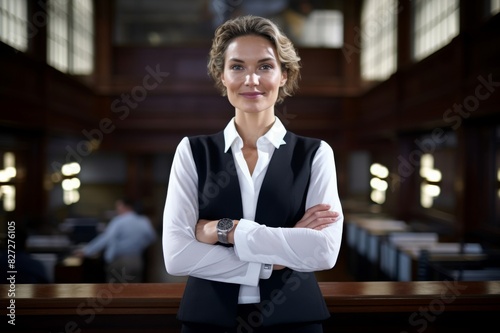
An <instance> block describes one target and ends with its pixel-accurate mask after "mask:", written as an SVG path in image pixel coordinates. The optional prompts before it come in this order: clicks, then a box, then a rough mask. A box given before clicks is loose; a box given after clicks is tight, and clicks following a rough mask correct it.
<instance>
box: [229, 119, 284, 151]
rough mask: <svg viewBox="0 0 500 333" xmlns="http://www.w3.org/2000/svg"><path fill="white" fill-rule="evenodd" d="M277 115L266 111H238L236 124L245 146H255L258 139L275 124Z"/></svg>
mask: <svg viewBox="0 0 500 333" xmlns="http://www.w3.org/2000/svg"><path fill="white" fill-rule="evenodd" d="M274 121H275V116H274V113H273V114H264V113H251V114H249V113H238V112H236V116H235V125H236V130H237V131H238V134H239V135H240V136H241V138H242V139H243V146H244V147H248V148H251V147H255V146H256V144H257V140H258V139H259V138H260V137H261V136H263V135H264V134H266V132H267V131H269V129H270V128H271V127H272V126H273V124H274Z"/></svg>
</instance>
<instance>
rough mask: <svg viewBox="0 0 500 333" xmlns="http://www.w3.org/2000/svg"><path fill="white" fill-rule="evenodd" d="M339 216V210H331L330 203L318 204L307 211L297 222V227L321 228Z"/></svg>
mask: <svg viewBox="0 0 500 333" xmlns="http://www.w3.org/2000/svg"><path fill="white" fill-rule="evenodd" d="M338 216H339V213H338V212H334V211H331V210H330V205H328V204H317V205H315V206H313V207H311V208H309V209H308V210H307V211H306V212H305V214H304V216H303V217H302V219H301V220H300V221H299V222H297V224H296V225H295V227H296V228H310V229H315V230H321V229H323V228H326V227H328V226H329V225H331V224H332V223H334V222H335V221H336V220H337V218H338Z"/></svg>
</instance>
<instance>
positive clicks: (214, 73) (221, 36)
mask: <svg viewBox="0 0 500 333" xmlns="http://www.w3.org/2000/svg"><path fill="white" fill-rule="evenodd" d="M246 35H257V36H262V37H264V38H266V39H267V40H269V41H270V42H271V43H272V44H273V45H274V47H275V48H276V52H277V53H278V60H279V62H280V63H281V70H282V71H284V72H286V73H287V81H286V83H285V85H284V86H282V87H280V89H279V92H278V99H277V101H276V102H277V103H281V102H283V100H284V99H285V97H287V96H292V95H293V93H294V92H295V91H296V90H297V89H298V86H299V79H300V67H301V65H300V57H299V55H298V53H297V50H296V49H295V47H294V45H293V43H292V42H291V40H290V39H289V38H288V37H287V36H285V34H284V33H283V32H282V31H281V30H280V29H279V28H278V26H277V25H276V24H275V23H273V22H272V21H271V20H269V19H266V18H263V17H259V16H253V15H246V16H240V17H236V18H234V19H231V20H228V21H226V22H225V23H223V24H222V25H220V26H219V27H218V28H217V29H216V31H215V36H214V39H213V41H212V48H211V49H210V54H209V61H208V66H207V67H208V74H209V76H210V77H211V78H212V79H213V80H214V81H215V86H216V87H217V88H218V89H219V90H220V91H221V93H222V96H226V95H227V89H226V87H225V86H224V85H223V84H222V78H221V75H222V73H223V72H224V60H225V55H226V50H227V47H228V45H229V44H230V43H231V41H232V40H233V39H234V38H236V37H241V36H246Z"/></svg>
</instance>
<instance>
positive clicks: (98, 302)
mask: <svg viewBox="0 0 500 333" xmlns="http://www.w3.org/2000/svg"><path fill="white" fill-rule="evenodd" d="M320 287H321V290H322V292H323V295H324V297H325V301H326V304H327V305H328V308H329V310H330V312H331V314H332V316H331V318H330V319H329V320H327V321H326V322H325V332H336V333H337V332H350V333H352V332H384V333H387V332H398V333H402V332H408V333H409V332H425V333H429V332H453V333H457V332H472V331H479V330H480V328H481V327H487V326H488V325H498V319H499V318H500V281H483V282H459V281H458V282H455V281H421V282H320ZM0 290H1V298H0V303H1V314H2V316H1V317H2V321H1V323H0V328H1V331H2V332H29V333H37V332H44V333H46V332H52V333H60V332H64V333H79V332H106V333H110V332H121V333H126V332H141V333H144V332H162V333H165V332H179V327H180V324H179V322H178V321H177V319H176V317H175V315H176V313H177V309H178V306H179V302H180V300H181V297H182V293H183V290H184V283H164V284H161V283H160V284H157V283H147V284H128V283H126V282H124V283H119V282H117V283H113V284H48V285H28V284H25V285H23V284H19V285H9V284H4V285H0ZM9 293H10V295H9ZM12 293H15V298H14V297H11V296H13V295H12ZM12 300H14V302H13V301H12ZM12 304H14V305H15V308H13V307H12ZM9 307H10V309H9ZM9 314H13V315H15V317H14V316H12V315H11V316H9ZM11 320H14V323H15V326H14V325H11V324H9V321H11ZM11 323H12V322H11ZM243 332H244V331H243ZM277 333H281V332H277Z"/></svg>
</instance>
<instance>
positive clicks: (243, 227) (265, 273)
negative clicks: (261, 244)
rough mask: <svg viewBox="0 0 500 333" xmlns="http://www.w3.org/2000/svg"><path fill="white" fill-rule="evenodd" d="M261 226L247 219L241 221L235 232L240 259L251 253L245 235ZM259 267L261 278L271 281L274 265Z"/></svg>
mask: <svg viewBox="0 0 500 333" xmlns="http://www.w3.org/2000/svg"><path fill="white" fill-rule="evenodd" d="M259 226H260V224H258V223H256V222H254V221H250V220H246V219H241V220H240V221H239V222H238V226H237V228H236V230H235V232H234V243H235V245H234V251H235V253H236V255H237V256H238V257H239V258H240V259H241V258H242V257H245V255H246V254H247V255H248V254H250V253H251V249H250V248H249V247H248V243H247V241H246V237H245V235H246V234H247V233H248V232H249V231H251V230H253V229H255V227H259ZM259 265H260V274H259V278H260V279H269V278H270V277H271V274H272V273H273V265H272V264H266V263H259Z"/></svg>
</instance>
